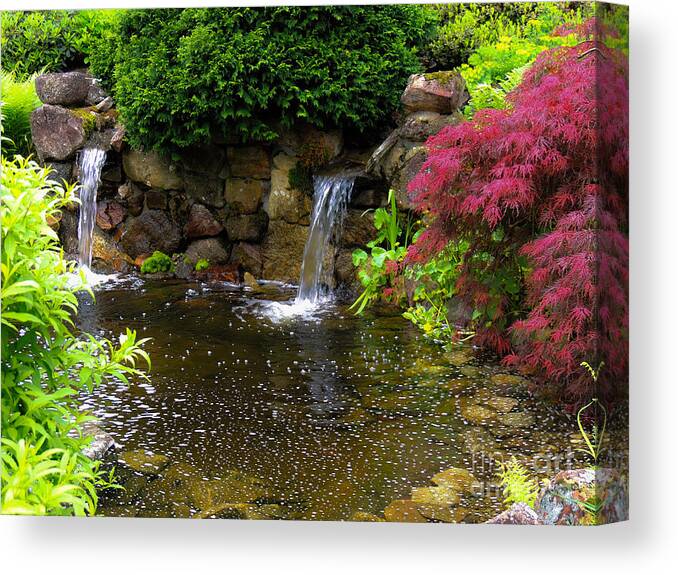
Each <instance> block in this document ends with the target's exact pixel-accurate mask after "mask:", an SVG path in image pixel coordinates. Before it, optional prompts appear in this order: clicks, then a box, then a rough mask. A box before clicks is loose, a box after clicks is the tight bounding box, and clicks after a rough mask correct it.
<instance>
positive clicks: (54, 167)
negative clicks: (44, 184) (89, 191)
mask: <svg viewBox="0 0 678 575" xmlns="http://www.w3.org/2000/svg"><path fill="white" fill-rule="evenodd" d="M45 167H46V168H49V169H50V173H49V176H48V179H50V180H52V181H53V182H57V183H58V184H63V183H64V181H66V182H70V181H71V174H72V173H73V164H72V163H71V162H47V163H46V164H45Z"/></svg>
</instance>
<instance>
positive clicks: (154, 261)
mask: <svg viewBox="0 0 678 575" xmlns="http://www.w3.org/2000/svg"><path fill="white" fill-rule="evenodd" d="M172 269H174V264H173V263H172V258H170V257H169V256H168V255H167V254H164V253H162V252H153V255H152V256H150V257H148V258H146V259H145V260H144V263H143V264H141V273H142V274H155V273H158V272H169V271H172Z"/></svg>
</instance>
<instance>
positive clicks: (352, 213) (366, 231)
mask: <svg viewBox="0 0 678 575" xmlns="http://www.w3.org/2000/svg"><path fill="white" fill-rule="evenodd" d="M376 234H377V232H376V230H375V229H374V213H372V212H367V213H365V212H363V211H361V210H348V211H347V212H346V216H345V218H344V225H343V227H342V230H341V235H340V237H339V242H340V243H341V245H343V246H356V247H361V248H364V247H365V245H366V244H367V243H368V242H371V241H372V240H373V239H374V238H375V236H376Z"/></svg>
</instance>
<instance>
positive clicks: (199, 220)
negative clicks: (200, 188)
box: [184, 204, 224, 238]
mask: <svg viewBox="0 0 678 575" xmlns="http://www.w3.org/2000/svg"><path fill="white" fill-rule="evenodd" d="M223 229H224V228H223V226H222V225H221V224H220V223H219V222H218V221H217V220H216V218H215V217H214V216H213V215H212V213H211V212H210V211H209V210H208V209H207V208H206V207H205V206H203V205H200V204H193V205H192V206H191V211H190V212H189V214H188V222H187V223H186V226H185V227H184V233H185V234H186V237H188V238H203V237H211V236H218V235H219V234H220V233H221V232H222V231H223Z"/></svg>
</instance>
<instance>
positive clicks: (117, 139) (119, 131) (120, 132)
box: [111, 124, 127, 153]
mask: <svg viewBox="0 0 678 575" xmlns="http://www.w3.org/2000/svg"><path fill="white" fill-rule="evenodd" d="M126 133H127V132H126V131H125V126H122V125H120V124H116V126H115V128H114V129H113V134H112V135H111V148H113V149H114V150H115V151H116V152H118V153H120V152H122V148H123V146H124V143H125V135H126Z"/></svg>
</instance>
